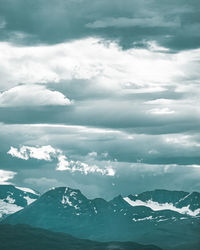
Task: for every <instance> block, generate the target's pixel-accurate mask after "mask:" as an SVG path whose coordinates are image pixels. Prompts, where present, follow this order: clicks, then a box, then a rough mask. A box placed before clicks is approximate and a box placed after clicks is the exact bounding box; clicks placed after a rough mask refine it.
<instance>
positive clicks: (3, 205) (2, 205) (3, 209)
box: [0, 200, 23, 218]
mask: <svg viewBox="0 0 200 250" xmlns="http://www.w3.org/2000/svg"><path fill="white" fill-rule="evenodd" d="M21 209H23V207H20V206H17V205H16V204H10V203H7V202H5V201H2V200H0V218H2V217H3V216H4V215H9V214H13V213H16V212H17V211H19V210H21Z"/></svg>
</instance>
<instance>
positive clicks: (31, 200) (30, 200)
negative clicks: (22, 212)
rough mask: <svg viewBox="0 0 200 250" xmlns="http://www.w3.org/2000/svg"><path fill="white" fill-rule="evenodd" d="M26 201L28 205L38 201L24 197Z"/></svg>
mask: <svg viewBox="0 0 200 250" xmlns="http://www.w3.org/2000/svg"><path fill="white" fill-rule="evenodd" d="M24 199H25V200H26V201H27V205H30V204H31V203H33V202H34V201H36V199H31V198H30V197H29V196H24Z"/></svg>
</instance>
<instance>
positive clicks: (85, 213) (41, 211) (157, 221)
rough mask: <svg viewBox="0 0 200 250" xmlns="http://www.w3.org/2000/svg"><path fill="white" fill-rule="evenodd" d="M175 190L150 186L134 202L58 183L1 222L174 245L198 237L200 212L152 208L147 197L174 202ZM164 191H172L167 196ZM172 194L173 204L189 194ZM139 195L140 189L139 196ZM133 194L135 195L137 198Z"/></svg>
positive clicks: (99, 238) (100, 237)
mask: <svg viewBox="0 0 200 250" xmlns="http://www.w3.org/2000/svg"><path fill="white" fill-rule="evenodd" d="M171 192H172V191H167V192H166V191H164V192H163V191H162V190H159V191H155V192H154V193H153V191H149V192H146V194H145V196H144V194H142V197H143V198H141V199H143V200H144V204H143V203H142V204H136V205H131V204H130V203H129V202H127V200H125V199H126V197H122V196H121V195H118V196H117V197H115V198H114V199H112V200H110V201H106V200H104V199H102V198H95V199H88V198H87V197H86V196H84V195H83V194H82V193H81V191H80V190H78V189H72V188H68V187H58V188H53V189H50V190H49V191H47V192H46V193H44V194H43V195H41V196H40V197H39V198H38V199H37V200H36V201H35V202H33V203H32V204H30V205H29V206H27V207H25V208H24V209H23V210H20V211H18V212H17V213H15V214H13V215H10V216H8V217H7V218H5V219H4V220H3V222H2V223H8V224H19V223H20V224H28V225H31V226H33V227H41V228H45V229H48V230H52V231H57V232H65V233H69V234H72V235H73V236H76V237H78V238H85V239H90V240H97V241H102V242H104V241H116V240H120V241H135V242H139V243H140V244H149V243H151V244H154V245H158V246H160V247H161V248H166V249H168V248H169V247H170V246H171V245H173V246H176V245H179V244H180V243H184V242H185V241H186V242H194V241H195V240H196V238H197V237H198V235H199V234H198V233H197V232H196V231H195V230H196V228H199V224H200V218H199V217H198V215H195V216H192V215H190V214H188V213H187V211H185V212H184V211H183V212H182V213H180V211H179V210H178V211H179V212H178V211H174V210H173V209H164V208H163V207H161V209H160V210H157V209H154V210H153V209H152V208H151V207H149V206H148V205H149V204H148V203H147V201H149V199H151V202H154V203H155V201H156V200H159V201H160V202H164V201H170V199H171V194H172V193H171ZM152 194H153V197H152ZM166 194H170V196H169V197H166ZM174 194H177V197H176V199H173V201H174V204H175V203H176V202H177V200H180V199H183V198H184V197H186V196H187V195H188V194H189V193H184V195H183V193H181V194H180V193H179V191H176V193H173V195H172V196H174ZM162 196H163V197H162ZM138 197H139V198H140V194H139V195H137V196H135V198H137V199H138ZM188 197H189V196H188ZM195 197H197V198H198V197H199V196H198V195H197V196H195ZM130 198H132V196H131V197H130ZM135 198H134V197H133V198H132V199H133V202H135V201H134V199H135ZM163 199H164V200H163ZM185 199H187V197H186V198H185ZM193 200H194V199H193ZM189 201H190V199H189ZM198 201H199V200H198ZM163 204H165V203H163ZM167 204H168V203H167ZM195 204H198V202H196V203H195ZM151 205H152V204H151ZM154 205H155V204H154ZM165 205H166V204H165ZM168 206H169V204H168ZM167 208H168V207H167ZM176 209H178V208H176ZM187 209H189V207H187ZM183 227H184V228H185V229H184V230H183ZM182 241H184V242H182Z"/></svg>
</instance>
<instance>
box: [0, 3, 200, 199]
mask: <svg viewBox="0 0 200 250" xmlns="http://www.w3.org/2000/svg"><path fill="white" fill-rule="evenodd" d="M199 30H200V2H199V0H190V1H186V0H177V1H174V0H162V1H160V0H140V1H138V0H137V1H136V0H110V1H107V0H101V1H100V0H67V1H66V0H34V1H32V0H0V183H1V184H8V183H10V184H14V185H17V186H23V187H29V188H33V189H36V190H38V191H40V192H41V193H42V192H45V191H46V190H48V189H49V188H51V187H57V186H69V187H72V188H77V189H80V190H81V191H82V192H83V193H84V194H85V195H87V196H88V197H90V198H94V197H103V198H105V199H111V198H113V197H114V196H117V195H118V194H122V195H124V196H125V195H127V194H136V193H139V192H143V191H147V190H154V189H169V190H185V191H189V192H191V191H200V183H199V179H200V133H199V132H200V109H199V106H200V88H199V84H200V70H199V68H200V32H199Z"/></svg>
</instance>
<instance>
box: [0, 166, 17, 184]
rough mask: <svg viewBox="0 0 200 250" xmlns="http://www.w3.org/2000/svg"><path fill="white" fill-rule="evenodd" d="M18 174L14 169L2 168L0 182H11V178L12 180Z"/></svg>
mask: <svg viewBox="0 0 200 250" xmlns="http://www.w3.org/2000/svg"><path fill="white" fill-rule="evenodd" d="M15 175H16V173H15V172H13V171H7V170H2V169H0V184H10V182H9V180H12V179H13V178H14V176H15Z"/></svg>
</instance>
